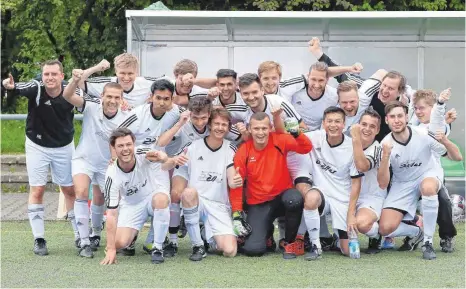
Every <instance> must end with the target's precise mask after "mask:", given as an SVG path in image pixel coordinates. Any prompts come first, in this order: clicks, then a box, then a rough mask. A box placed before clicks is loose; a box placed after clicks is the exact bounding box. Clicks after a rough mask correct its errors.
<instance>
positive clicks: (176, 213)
mask: <svg viewBox="0 0 466 289" xmlns="http://www.w3.org/2000/svg"><path fill="white" fill-rule="evenodd" d="M180 211H181V209H180V204H176V203H171V204H170V226H169V228H168V232H169V239H170V243H173V244H177V245H178V234H177V233H178V230H179V229H180V221H181V214H180Z"/></svg>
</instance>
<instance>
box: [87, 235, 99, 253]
mask: <svg viewBox="0 0 466 289" xmlns="http://www.w3.org/2000/svg"><path fill="white" fill-rule="evenodd" d="M89 241H91V249H92V251H97V249H99V247H100V236H92V237H89Z"/></svg>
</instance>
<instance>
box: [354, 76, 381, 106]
mask: <svg viewBox="0 0 466 289" xmlns="http://www.w3.org/2000/svg"><path fill="white" fill-rule="evenodd" d="M380 85H381V82H380V80H378V79H374V78H369V79H366V80H364V82H363V83H362V84H361V87H360V88H359V90H358V92H359V109H360V110H361V111H364V110H366V109H367V108H368V107H369V106H370V104H371V101H372V98H373V97H374V95H376V94H377V92H378V91H379V89H380Z"/></svg>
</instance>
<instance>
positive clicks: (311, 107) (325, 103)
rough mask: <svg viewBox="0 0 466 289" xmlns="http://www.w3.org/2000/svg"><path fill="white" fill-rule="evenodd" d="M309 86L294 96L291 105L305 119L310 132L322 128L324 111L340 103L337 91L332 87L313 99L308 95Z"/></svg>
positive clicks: (326, 88) (327, 87) (328, 87)
mask: <svg viewBox="0 0 466 289" xmlns="http://www.w3.org/2000/svg"><path fill="white" fill-rule="evenodd" d="M307 88H308V86H307V85H306V86H305V87H304V88H303V89H301V90H300V91H298V92H296V93H295V94H293V96H292V98H291V104H292V105H293V106H294V108H295V109H296V111H297V112H298V113H299V114H300V115H301V117H302V118H303V121H304V123H305V124H306V125H307V127H308V128H309V130H310V131H313V130H317V129H319V128H320V127H321V124H322V119H323V117H324V111H325V109H327V108H328V107H330V106H335V105H337V103H338V95H337V90H336V89H335V88H333V87H331V86H330V85H327V86H326V87H325V91H324V93H323V94H322V95H321V96H320V97H319V98H317V99H313V98H311V97H310V96H309V94H308V93H307Z"/></svg>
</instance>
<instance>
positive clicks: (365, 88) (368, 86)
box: [343, 78, 384, 136]
mask: <svg viewBox="0 0 466 289" xmlns="http://www.w3.org/2000/svg"><path fill="white" fill-rule="evenodd" d="M380 83H381V82H380V80H378V79H373V78H369V79H366V80H364V82H363V83H362V84H361V87H360V88H359V89H358V96H359V106H358V111H357V112H356V114H355V115H354V116H346V117H345V128H344V130H343V132H345V134H347V135H348V136H349V132H350V128H351V126H352V125H353V124H356V123H358V122H359V120H360V119H361V116H362V115H363V113H364V112H365V111H366V109H368V108H369V106H370V104H371V101H372V97H374V95H375V94H377V92H378V91H379V88H380ZM382 121H384V120H382Z"/></svg>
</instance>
